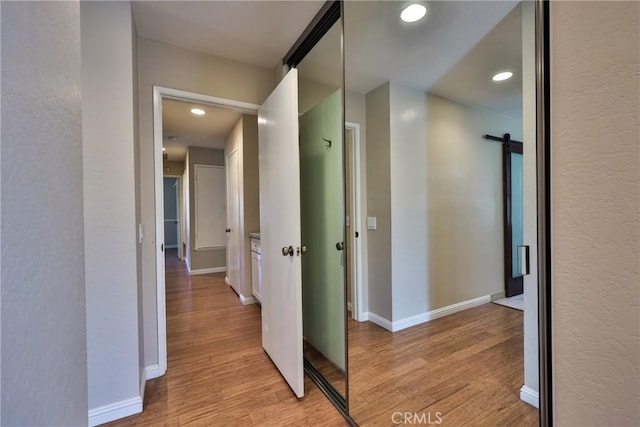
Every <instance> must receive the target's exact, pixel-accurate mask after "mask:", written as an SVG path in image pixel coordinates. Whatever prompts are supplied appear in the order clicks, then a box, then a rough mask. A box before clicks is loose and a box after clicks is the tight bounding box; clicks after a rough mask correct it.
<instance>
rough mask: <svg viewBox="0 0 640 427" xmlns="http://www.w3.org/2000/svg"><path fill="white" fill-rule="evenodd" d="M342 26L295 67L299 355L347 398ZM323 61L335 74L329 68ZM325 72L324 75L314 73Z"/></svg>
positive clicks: (334, 28)
mask: <svg viewBox="0 0 640 427" xmlns="http://www.w3.org/2000/svg"><path fill="white" fill-rule="evenodd" d="M341 33H342V23H341V21H340V20H338V22H336V23H335V24H334V25H333V26H332V28H331V29H330V30H329V31H328V32H327V33H326V34H325V35H324V36H323V38H322V39H321V40H320V41H319V42H318V44H317V45H315V46H314V47H313V49H312V50H311V51H310V52H309V53H308V54H307V55H306V56H305V58H304V59H303V60H302V62H301V63H300V64H299V66H298V70H299V94H298V97H299V101H298V104H299V108H300V120H299V124H300V130H299V132H300V204H301V206H300V208H301V209H300V210H301V226H302V244H303V245H304V247H305V248H306V253H304V254H303V256H302V306H303V310H302V312H303V332H304V356H305V359H306V361H307V363H310V364H311V365H313V367H314V368H315V370H317V371H318V372H319V373H320V374H321V375H322V376H323V377H324V378H325V379H326V380H327V381H328V382H329V383H330V384H331V386H333V388H335V390H336V391H338V393H340V395H341V396H342V397H343V398H344V397H345V396H346V385H345V378H346V376H345V375H346V374H345V371H346V343H345V333H346V326H345V301H344V295H345V287H344V277H345V270H344V255H345V251H344V250H343V249H344V215H345V214H344V172H343V143H342V138H343V112H342V110H343V108H342V105H343V97H342V46H341ZM326 64H331V66H332V67H334V68H333V70H329V71H327V69H326V68H325V67H326ZM320 69H322V71H323V72H319V70H320Z"/></svg>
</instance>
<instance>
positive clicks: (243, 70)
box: [138, 37, 274, 366]
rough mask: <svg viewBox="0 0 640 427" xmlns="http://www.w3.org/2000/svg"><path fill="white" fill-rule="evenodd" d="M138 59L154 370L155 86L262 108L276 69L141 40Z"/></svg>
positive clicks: (147, 313)
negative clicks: (231, 100)
mask: <svg viewBox="0 0 640 427" xmlns="http://www.w3.org/2000/svg"><path fill="white" fill-rule="evenodd" d="M138 61H139V62H138V65H139V88H138V93H139V96H140V105H139V109H138V114H139V118H140V189H141V210H142V225H143V227H144V231H145V235H146V237H145V240H144V242H143V243H142V262H143V265H142V269H143V271H142V279H143V290H144V295H143V296H144V300H143V301H144V328H145V334H144V338H145V361H146V365H147V366H153V365H155V364H157V363H158V338H157V337H158V333H157V323H156V320H157V315H158V314H157V308H156V255H155V253H156V252H155V251H156V242H155V198H154V169H153V85H160V86H164V87H170V88H174V89H182V90H188V91H191V92H196V93H202V94H205V95H212V96H219V97H222V98H229V99H235V100H239V101H245V102H251V103H254V104H262V102H263V101H264V100H265V99H266V98H267V95H269V93H270V92H271V90H272V89H273V87H274V71H273V70H266V69H262V68H258V67H254V66H251V65H246V64H242V63H239V62H235V61H232V60H229V59H225V58H219V57H215V56H212V55H207V54H204V53H201V52H196V51H193V50H188V49H183V48H180V47H177V46H172V45H169V44H165V43H161V42H157V41H154V40H149V39H145V38H141V37H140V38H138ZM185 222H186V221H185Z"/></svg>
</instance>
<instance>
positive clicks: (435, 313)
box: [392, 295, 491, 332]
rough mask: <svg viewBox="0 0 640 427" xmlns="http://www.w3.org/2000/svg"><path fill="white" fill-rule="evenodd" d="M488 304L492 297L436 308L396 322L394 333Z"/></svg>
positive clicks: (487, 296)
mask: <svg viewBox="0 0 640 427" xmlns="http://www.w3.org/2000/svg"><path fill="white" fill-rule="evenodd" d="M488 302H491V295H484V296H481V297H479V298H474V299H470V300H467V301H462V302H459V303H456V304H451V305H448V306H446V307H442V308H436V309H435V310H431V311H427V312H426V313H421V314H418V315H416V316H411V317H406V318H404V319H400V320H396V321H394V322H392V328H393V329H392V332H397V331H401V330H402V329H406V328H410V327H411V326H415V325H419V324H420V323H425V322H428V321H430V320H434V319H437V318H438V317H443V316H448V315H449V314H453V313H457V312H458V311H463V310H467V309H469V308H472V307H476V306H479V305H482V304H486V303H488Z"/></svg>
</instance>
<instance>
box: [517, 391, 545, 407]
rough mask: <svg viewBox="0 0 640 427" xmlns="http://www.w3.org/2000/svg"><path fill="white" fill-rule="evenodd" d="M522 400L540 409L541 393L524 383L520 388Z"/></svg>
mask: <svg viewBox="0 0 640 427" xmlns="http://www.w3.org/2000/svg"><path fill="white" fill-rule="evenodd" d="M520 400H522V401H523V402H527V403H528V404H529V405H531V406H535V407H536V408H538V409H540V393H538V392H537V391H535V390H534V389H532V388H529V387H527V386H526V385H523V386H522V388H521V389H520Z"/></svg>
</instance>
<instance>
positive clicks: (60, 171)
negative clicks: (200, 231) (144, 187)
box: [0, 2, 87, 426]
mask: <svg viewBox="0 0 640 427" xmlns="http://www.w3.org/2000/svg"><path fill="white" fill-rule="evenodd" d="M0 7H1V9H2V36H1V38H2V167H1V169H2V256H1V258H2V313H1V318H2V420H0V424H2V425H6V426H12V425H30V426H33V425H64V426H82V425H84V426H86V425H87V369H86V366H87V355H86V331H85V289H84V250H83V224H82V127H81V125H82V121H81V98H80V79H81V77H80V10H79V5H78V3H77V2H64V3H30V2H2V3H1V5H0ZM34 260H35V262H34Z"/></svg>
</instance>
